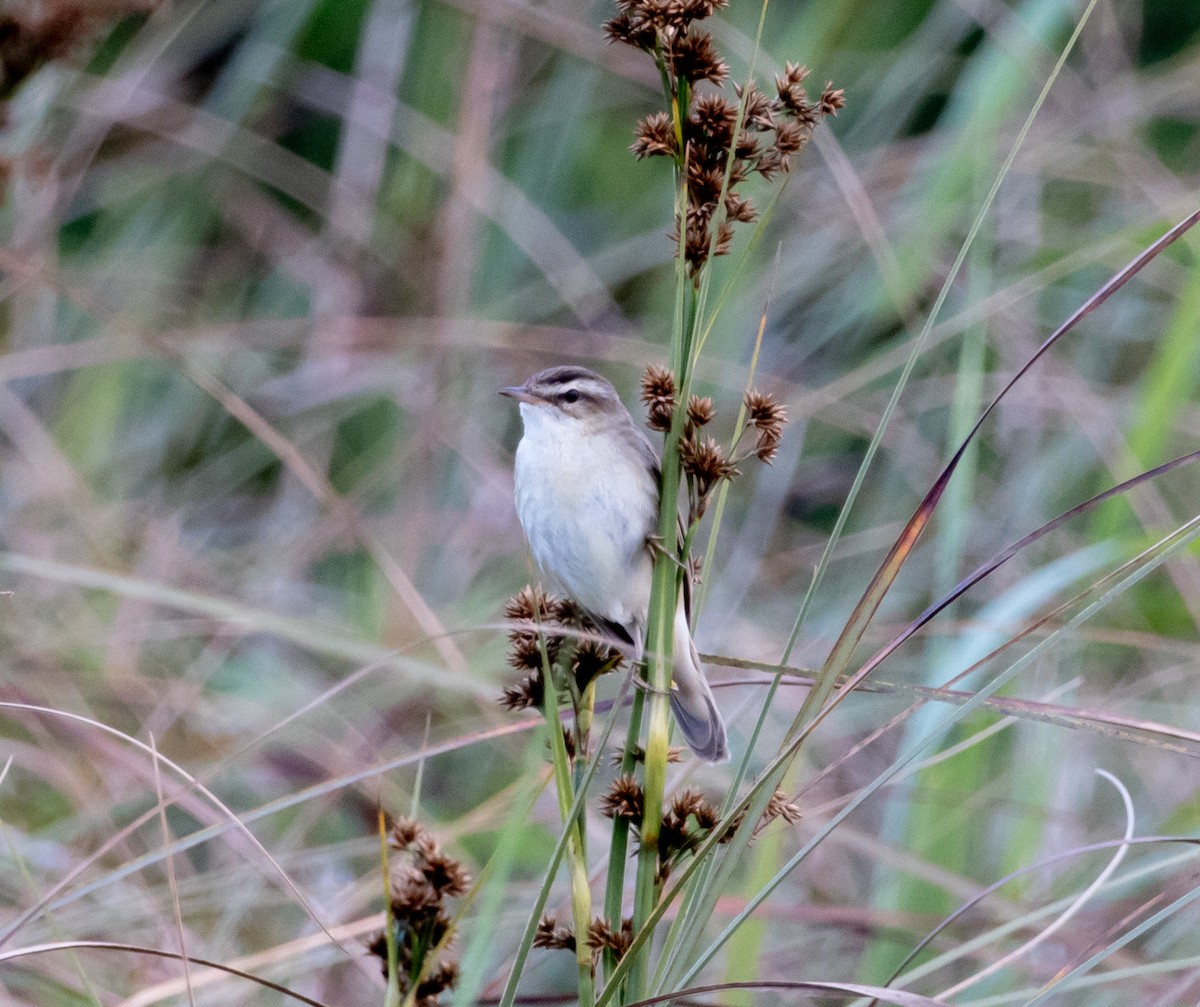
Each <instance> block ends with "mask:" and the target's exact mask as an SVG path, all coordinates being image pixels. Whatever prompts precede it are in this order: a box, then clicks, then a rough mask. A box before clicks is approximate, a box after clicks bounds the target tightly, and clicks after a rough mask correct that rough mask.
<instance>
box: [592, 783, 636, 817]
mask: <svg viewBox="0 0 1200 1007" xmlns="http://www.w3.org/2000/svg"><path fill="white" fill-rule="evenodd" d="M642 798H643V795H642V787H641V785H640V784H639V783H638V782H637V780H635V779H634V778H633V777H632V776H618V777H617V778H616V779H615V780H613V781H612V784H611V785H610V786H609V788H608V792H607V793H606V794H605V795H604V796H603V797H602V798H601V799H600V811H601V813H602V814H603V815H604V816H605V817H606V818H624V819H626V820H627V821H630V822H634V823H640V822H641V820H642Z"/></svg>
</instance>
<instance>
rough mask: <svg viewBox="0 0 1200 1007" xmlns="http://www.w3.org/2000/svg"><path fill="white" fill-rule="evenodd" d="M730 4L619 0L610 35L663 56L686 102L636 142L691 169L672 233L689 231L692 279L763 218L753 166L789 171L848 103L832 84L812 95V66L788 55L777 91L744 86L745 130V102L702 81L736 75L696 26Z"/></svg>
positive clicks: (639, 150) (673, 92) (766, 174)
mask: <svg viewBox="0 0 1200 1007" xmlns="http://www.w3.org/2000/svg"><path fill="white" fill-rule="evenodd" d="M724 6H726V3H725V2H724V0H617V9H618V14H617V16H616V17H615V18H613V19H612V20H611V21H609V22H608V23H607V24H606V25H605V26H604V29H605V32H606V33H607V35H608V38H609V41H612V42H622V43H624V44H626V45H632V46H634V47H635V48H638V49H641V50H643V51H645V52H646V53H648V54H650V55H651V56H653V57H654V59H655V62H656V63H657V64H658V67H659V70H660V71H661V72H662V74H663V75H664V77H665V79H666V82H667V86H668V88H669V90H670V97H671V100H672V106H673V107H674V108H682V109H685V110H686V111H685V112H684V113H683V114H681V115H679V117H678V118H676V117H675V116H674V115H673V113H672V112H668V111H660V112H654V113H651V114H650V115H648V116H646V118H644V119H643V120H641V122H639V123H638V124H637V128H636V130H635V135H634V141H633V144H632V145H631V146H630V150H632V151H633V153H634V155H635V156H636V157H638V158H643V157H672V158H674V159H675V161H676V163H677V164H678V166H679V167H680V168H681V169H683V170H684V172H685V174H686V177H687V189H688V202H687V209H686V212H685V219H684V220H683V221H680V220H678V219H676V221H675V226H674V230H673V233H672V238H673V240H675V241H676V242H678V241H679V240H680V238H681V236H682V240H683V242H684V258H685V259H686V260H687V263H688V267H689V269H690V271H691V274H692V276H693V278H696V277H697V276H698V274H699V272H700V270H701V269H702V268H703V266H704V264H705V263H706V262H707V261H708V259H709V256H710V254H712V255H724V254H726V253H727V252H728V251H729V247H730V243H731V242H732V239H733V225H734V223H745V222H749V221H752V220H754V219H756V217H757V216H758V213H757V211H756V210H755V208H754V206H753V204H752V203H751V202H750V200H749V199H747V198H745V197H743V196H741V195H739V194H738V193H737V188H738V186H739V185H740V184H741V183H742V182H743V181H745V179H747V178H748V177H750V176H751V175H753V174H758V175H761V176H762V177H763V178H767V179H770V178H772V177H773V176H775V175H776V174H778V173H779V172H783V171H787V170H788V169H789V168H790V167H791V161H792V158H794V157H795V155H796V154H797V153H799V151H800V150H801V149H803V147H804V145H805V144H807V143H808V140H809V138H810V137H811V136H812V131H813V129H814V128H815V127H816V126H817V124H818V123H819V122H820V121H821V120H822V119H823V118H825V117H826V116H830V115H836V114H837V112H838V110H839V109H840V108H842V106H843V105H844V104H845V95H844V93H843V92H842V91H841V90H840V89H835V88H834V87H833V86H832V85H831V84H827V85H826V86H825V88H824V90H822V92H821V94H820V96H819V97H818V98H817V99H816V100H815V101H810V100H809V97H808V93H807V92H806V91H805V89H804V79H805V78H806V77H807V76H808V73H809V71H808V68H807V67H803V66H799V65H797V64H793V63H788V64H787V65H786V66H785V68H784V72H783V73H782V74H780V75H779V76H778V77H776V78H775V90H774V94H773V95H768V94H766V93H765V92H763V91H761V90H759V88H758V86H757V85H755V84H753V83H751V84H750V85H749V87H748V88H747V89H745V91H744V92H743V89H741V88H737V89H736V92H737V97H738V99H739V101H744V103H745V114H744V117H743V120H742V123H741V126H740V128H738V102H734V101H731V100H729V99H728V98H726V97H725V96H724V95H722V94H720V93H719V91H713V90H707V91H700V90H698V88H697V85H698V84H699V83H700V82H701V81H707V82H708V83H709V84H710V85H712V86H713V87H715V88H721V87H722V86H723V85H724V84H725V82H726V80H727V78H728V77H729V66H728V64H727V63H726V62H725V60H724V59H723V58H722V56H721V54H720V53H719V52H718V51H717V48H716V46H715V45H714V43H713V37H712V35H711V33H709V32H706V31H702V30H700V29H699V28H698V27H697V24H696V23H697V22H699V21H703V20H704V19H705V18H707V17H710V16H711V15H712V14H713V12H714V11H716V10H717V9H718V8H720V7H724ZM735 132H736V135H735ZM731 152H732V160H731V159H730V153H731Z"/></svg>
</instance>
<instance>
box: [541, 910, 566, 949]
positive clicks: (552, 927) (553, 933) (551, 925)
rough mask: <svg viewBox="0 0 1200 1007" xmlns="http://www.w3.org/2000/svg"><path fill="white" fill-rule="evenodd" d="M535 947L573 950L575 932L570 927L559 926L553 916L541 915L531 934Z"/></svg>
mask: <svg viewBox="0 0 1200 1007" xmlns="http://www.w3.org/2000/svg"><path fill="white" fill-rule="evenodd" d="M533 946H534V947H535V948H561V949H562V950H564V951H574V950H575V934H574V932H573V931H572V930H571V928H570V927H560V926H559V925H558V920H556V919H555V918H554V917H553V916H550V915H546V916H543V917H542V918H541V919H540V920H539V921H538V925H537V932H536V933H535V934H534V935H533Z"/></svg>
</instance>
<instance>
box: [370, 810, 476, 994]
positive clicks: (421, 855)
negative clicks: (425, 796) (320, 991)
mask: <svg viewBox="0 0 1200 1007" xmlns="http://www.w3.org/2000/svg"><path fill="white" fill-rule="evenodd" d="M388 845H389V846H391V847H392V848H393V849H394V850H395V851H396V856H395V857H394V858H393V859H392V861H391V865H390V866H391V877H390V878H389V879H388V888H389V893H390V894H389V900H390V902H391V911H392V920H393V923H394V926H395V935H396V950H397V960H398V961H397V963H398V966H399V968H398V979H399V983H400V991H401V993H403V994H407V993H408V992H409V991H410V989H411V990H413V1002H414V1003H416V1004H418V1005H419V1007H434V1005H435V1004H437V1001H438V997H439V996H440V995H441V994H442V993H443V992H444V991H446V990H448V989H451V988H452V987H453V986H454V983H455V981H456V979H457V978H458V966H457V964H456V963H455V962H453V961H452V960H449V959H445V958H442V959H438V960H436V961H435V960H432V958H431V956H432V955H434V954H436V953H437V951H438V950H440V949H441V948H443V947H444V946H445V945H446V944H447V943H449V939H451V938H452V936H453V930H452V928H453V924H452V921H451V917H450V914H449V912H448V911H447V908H446V900H447V899H449V898H454V897H456V896H459V895H463V894H464V893H465V892H466V891H467V887H468V886H469V885H470V880H471V879H470V877H469V876H468V875H467V873H466V871H465V870H463V866H462V864H460V863H459V862H458V861H457V860H456V859H454V857H451V856H450V855H449V854H447V853H444V852H443V851H442V849H441V847H440V846H439V845H438V843H437V842H436V840H434V839H433V837H432V836H431V835H429V833H428V832H427V831H426V830H425V828H424V826H422V825H421V824H420V823H419V822H416V821H414V820H412V819H409V818H398V819H397V820H396V822H395V823H394V824H393V826H392V830H391V834H390V836H389V837H388ZM370 950H371V951H372V953H374V954H376V955H378V956H379V957H380V958H381V959H382V960H383V962H384V969H385V971H386V968H387V939H386V936H385V935H384V934H379V935H378V936H377V937H376V938H375V939H374V941H372V943H371V945H370ZM414 977H415V979H416V983H415V987H414V985H413V980H414Z"/></svg>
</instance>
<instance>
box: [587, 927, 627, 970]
mask: <svg viewBox="0 0 1200 1007" xmlns="http://www.w3.org/2000/svg"><path fill="white" fill-rule="evenodd" d="M632 943H633V920H632V919H629V918H628V917H627V918H626V919H623V920H622V921H621V928H620V929H619V930H614V929H613V928H612V924H610V923H609V922H608V920H606V919H605V918H604V917H603V916H597V917H596V918H595V919H594V920H592V925H591V926H590V927H588V946H589V947H590V948H591V949H592V957H593V958H598V957H599V956H600V955H601V954H603V953H604V952H605V951H611V952H612V953H613V954H614V955H615V956H616V959H617V961H620V960H621V959H622V958H623V957H624V956H625V952H626V951H628V950H629V946H630V945H631V944H632Z"/></svg>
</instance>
